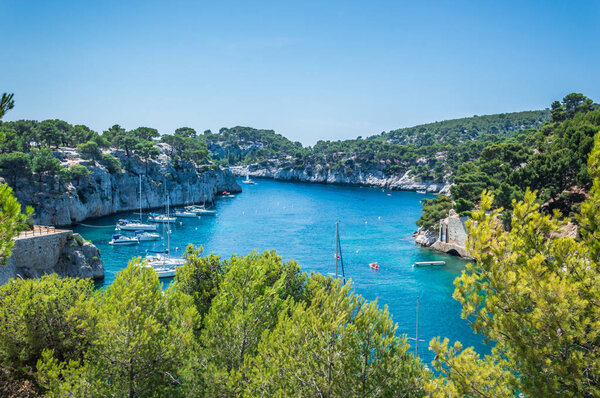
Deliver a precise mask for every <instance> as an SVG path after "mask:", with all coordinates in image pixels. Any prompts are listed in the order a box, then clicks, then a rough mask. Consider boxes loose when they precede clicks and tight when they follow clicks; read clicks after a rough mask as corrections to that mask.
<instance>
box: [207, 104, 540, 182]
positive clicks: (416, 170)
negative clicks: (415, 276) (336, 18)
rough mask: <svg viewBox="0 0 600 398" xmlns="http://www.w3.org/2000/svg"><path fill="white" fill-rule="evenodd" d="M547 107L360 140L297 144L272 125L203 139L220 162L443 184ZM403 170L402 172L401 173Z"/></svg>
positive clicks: (534, 123) (535, 123) (532, 126)
mask: <svg viewBox="0 0 600 398" xmlns="http://www.w3.org/2000/svg"><path fill="white" fill-rule="evenodd" d="M549 118H550V111H546V110H544V111H527V112H517V113H503V114H497V115H488V116H474V117H471V118H463V119H455V120H447V121H443V122H435V123H430V124H424V125H420V126H415V127H410V128H405V129H399V130H393V131H390V132H388V133H385V132H384V133H382V134H379V135H374V136H371V137H368V138H366V139H363V138H362V137H358V138H357V139H352V140H344V141H319V142H317V143H316V144H315V145H314V146H313V147H303V146H302V144H300V143H299V142H292V141H290V140H289V139H287V138H285V137H284V136H282V135H281V134H277V133H275V132H274V131H273V130H257V129H254V128H251V127H240V126H237V127H233V128H222V129H221V130H219V133H216V134H213V133H211V132H210V131H208V132H205V134H204V135H203V138H204V139H205V141H206V142H207V146H208V148H209V150H210V151H211V155H212V157H213V158H214V159H218V160H219V162H220V163H221V164H222V165H224V166H232V165H248V164H257V163H258V164H260V163H261V162H270V164H272V161H273V160H276V161H277V162H278V164H279V166H280V167H281V168H284V169H295V170H301V169H307V168H314V167H317V166H318V167H319V168H321V169H323V170H325V172H326V173H338V174H340V175H346V176H349V175H353V174H356V173H357V172H365V171H366V172H369V173H375V174H379V175H381V176H383V177H384V178H385V177H386V176H387V177H392V176H404V175H407V176H408V177H409V178H411V179H413V180H415V181H426V182H435V183H446V182H448V181H451V179H452V176H453V175H454V174H455V173H456V171H457V170H458V166H459V165H460V164H462V163H464V162H467V161H470V160H476V159H477V158H478V157H479V155H480V153H481V151H482V150H483V148H484V147H486V146H488V145H490V144H493V143H498V142H500V141H503V140H505V139H508V138H510V137H515V136H517V135H519V134H523V133H525V134H526V133H527V132H528V131H529V132H530V131H534V130H536V129H537V128H539V127H540V126H541V125H542V124H543V123H544V122H545V121H547V120H548V119H549ZM407 173H408V174H407Z"/></svg>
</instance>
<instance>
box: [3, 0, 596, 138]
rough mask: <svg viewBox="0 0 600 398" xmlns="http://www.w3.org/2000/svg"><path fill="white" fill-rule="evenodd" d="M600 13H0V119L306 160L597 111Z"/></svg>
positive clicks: (92, 4)
mask: <svg viewBox="0 0 600 398" xmlns="http://www.w3.org/2000/svg"><path fill="white" fill-rule="evenodd" d="M599 44H600V1H598V0H590V1H553V0H546V1H488V0H481V1H461V0H456V1H310V0H304V1H282V0H280V1H261V2H253V1H228V0H223V1H214V0H213V1H210V2H201V1H164V0H162V1H153V0H145V1H122V0H121V1H110V0H106V1H69V0H63V1H54V0H43V1H36V0H28V1H19V0H0V92H12V93H14V94H15V108H14V109H13V110H11V111H9V113H7V115H6V116H5V118H4V120H18V119H35V120H44V119H55V118H58V119H63V120H66V121H68V122H70V123H73V124H85V125H87V126H89V127H91V128H92V129H94V130H96V131H98V132H102V131H103V130H106V129H107V128H108V127H110V126H112V125H113V124H120V125H121V126H123V127H125V128H127V129H133V128H136V127H138V126H149V127H155V128H157V129H158V130H159V131H160V132H161V133H163V134H167V133H172V132H173V131H174V130H175V129H176V128H178V127H181V126H189V127H193V128H195V129H196V130H198V131H204V130H205V129H211V130H212V131H213V132H215V131H217V130H218V129H219V128H221V127H233V126H237V125H240V126H251V127H255V128H264V129H273V130H275V131H277V132H278V133H281V134H283V135H285V136H286V137H288V138H290V139H292V140H294V141H296V140H297V141H300V142H302V143H303V144H305V145H312V144H314V143H315V142H316V141H317V140H319V139H326V140H338V139H346V138H356V137H357V136H363V137H365V136H369V135H373V134H378V133H380V132H382V131H389V130H392V129H396V128H400V127H408V126H413V125H416V124H421V123H427V122H434V121H439V120H445V119H453V118H458V117H465V116H472V115H475V114H477V115H482V114H492V113H501V112H514V111H521V110H531V109H544V108H547V107H549V105H550V103H551V102H552V101H553V100H556V99H561V98H562V97H564V96H565V95H566V94H568V93H570V92H581V93H583V94H585V95H587V96H588V97H590V98H592V99H594V100H595V101H596V102H600V78H599V76H598V75H599V73H598V72H599V71H600V50H599V49H598V46H599Z"/></svg>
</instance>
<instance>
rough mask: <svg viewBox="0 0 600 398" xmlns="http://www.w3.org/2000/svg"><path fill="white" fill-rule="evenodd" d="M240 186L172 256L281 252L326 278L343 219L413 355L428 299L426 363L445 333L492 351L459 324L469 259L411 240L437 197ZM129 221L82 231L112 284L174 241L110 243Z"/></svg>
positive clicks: (179, 225)
mask: <svg viewBox="0 0 600 398" xmlns="http://www.w3.org/2000/svg"><path fill="white" fill-rule="evenodd" d="M241 185H242V188H243V192H242V193H240V194H237V195H236V196H235V197H234V198H220V199H219V200H218V201H217V203H216V209H217V215H216V216H202V217H201V218H199V219H189V218H182V219H178V220H177V222H176V223H175V224H173V225H171V230H172V233H171V239H170V240H171V252H172V253H174V254H181V253H182V251H183V250H185V247H186V246H187V244H188V243H192V244H194V245H198V246H203V247H204V250H205V253H208V252H211V251H212V252H214V253H217V254H220V255H221V256H223V257H229V256H231V255H232V254H238V255H246V254H248V253H249V252H251V251H252V250H258V251H264V250H270V249H275V250H276V251H277V253H278V254H279V255H280V256H282V257H283V258H284V260H289V259H294V260H296V261H298V263H299V264H300V265H301V267H302V268H303V270H305V271H307V272H310V271H316V272H320V273H323V274H327V273H329V272H333V271H334V264H335V258H334V253H335V222H336V221H339V223H340V224H339V225H340V239H341V245H342V254H343V260H344V266H345V274H346V278H347V279H351V280H352V282H353V283H354V289H355V290H356V292H357V293H359V294H361V295H363V296H364V297H365V298H367V299H368V300H375V299H377V300H378V303H379V305H380V306H382V307H383V306H384V305H386V306H388V309H389V312H390V314H391V315H392V316H393V319H394V321H395V322H397V323H398V333H399V334H406V335H407V336H408V337H409V338H412V340H409V343H410V344H411V349H412V350H414V343H415V342H414V337H415V332H416V304H417V296H418V297H419V301H420V308H419V355H420V356H421V357H422V358H423V360H424V361H425V362H426V363H428V362H430V361H431V360H432V359H433V355H432V353H431V352H430V351H429V350H428V349H427V347H428V345H429V341H430V340H431V339H432V338H433V337H436V336H442V337H448V338H449V339H450V341H451V342H453V341H455V340H460V341H461V342H462V343H463V346H465V347H467V346H471V345H473V346H475V349H476V350H477V351H478V352H479V353H482V354H485V353H489V348H488V347H487V346H485V345H484V344H483V339H482V337H481V336H479V335H475V334H474V333H473V332H472V331H471V329H470V327H469V325H468V323H467V321H465V320H463V319H461V318H460V311H461V306H460V305H459V303H458V302H456V301H455V300H454V299H453V298H452V292H453V290H454V285H453V283H452V282H453V280H454V279H455V278H456V277H457V276H459V275H460V272H461V271H462V270H463V269H464V265H465V264H466V262H465V261H464V260H462V259H460V258H458V257H454V256H449V255H444V254H439V253H436V252H433V251H431V250H429V249H425V248H421V247H419V246H417V245H415V243H414V239H413V238H412V237H411V234H412V233H413V232H414V231H415V230H416V226H415V221H416V220H417V219H418V218H419V216H420V214H421V204H420V200H421V199H423V198H430V197H433V195H429V194H427V195H424V194H419V193H415V192H399V191H382V190H381V189H373V188H361V187H348V186H339V185H321V184H303V183H286V182H277V181H272V180H261V179H258V180H257V184H256V185H249V184H241ZM123 217H137V216H135V215H134V214H133V213H132V214H119V215H114V216H109V217H103V218H100V219H96V220H88V221H86V224H88V225H94V226H97V227H101V226H107V228H92V227H86V226H77V227H76V228H75V232H79V233H81V234H82V235H83V236H84V237H85V238H86V239H90V240H92V241H93V242H94V244H96V246H98V248H99V249H100V250H101V252H102V260H103V261H104V267H105V274H106V276H105V279H104V281H103V284H102V285H103V286H106V285H108V284H110V283H111V282H112V281H113V280H114V277H115V275H116V273H117V272H118V271H119V270H120V269H122V268H124V267H125V266H126V265H127V262H128V260H129V259H130V258H132V257H135V256H143V255H144V254H145V250H147V249H156V250H160V249H162V248H163V245H166V241H165V240H163V241H157V242H142V243H140V244H139V245H136V246H121V247H112V246H110V245H108V241H109V240H110V238H111V235H112V233H114V228H113V227H112V226H114V225H115V223H116V221H117V220H118V219H119V218H123ZM145 217H146V216H144V219H145ZM159 231H160V228H159ZM127 234H129V233H127ZM437 260H444V261H446V265H445V266H433V267H412V264H413V263H414V262H417V261H437ZM372 262H378V263H379V267H380V268H379V270H373V269H371V268H370V267H369V265H368V264H369V263H372ZM168 282H169V280H166V281H165V286H166V285H167V284H168Z"/></svg>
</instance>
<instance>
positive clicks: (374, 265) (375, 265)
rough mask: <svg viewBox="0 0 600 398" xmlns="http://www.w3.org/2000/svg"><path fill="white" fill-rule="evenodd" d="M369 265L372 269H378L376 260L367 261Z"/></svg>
mask: <svg viewBox="0 0 600 398" xmlns="http://www.w3.org/2000/svg"><path fill="white" fill-rule="evenodd" d="M369 267H371V268H372V269H374V270H378V269H379V264H378V263H377V262H374V263H369Z"/></svg>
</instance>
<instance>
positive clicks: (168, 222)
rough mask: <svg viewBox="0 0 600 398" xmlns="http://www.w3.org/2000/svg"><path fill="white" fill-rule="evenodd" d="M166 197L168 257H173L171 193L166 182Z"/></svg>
mask: <svg viewBox="0 0 600 398" xmlns="http://www.w3.org/2000/svg"><path fill="white" fill-rule="evenodd" d="M165 195H167V256H168V257H171V224H170V222H171V220H170V219H169V201H170V198H169V191H167V181H166V180H165Z"/></svg>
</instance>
